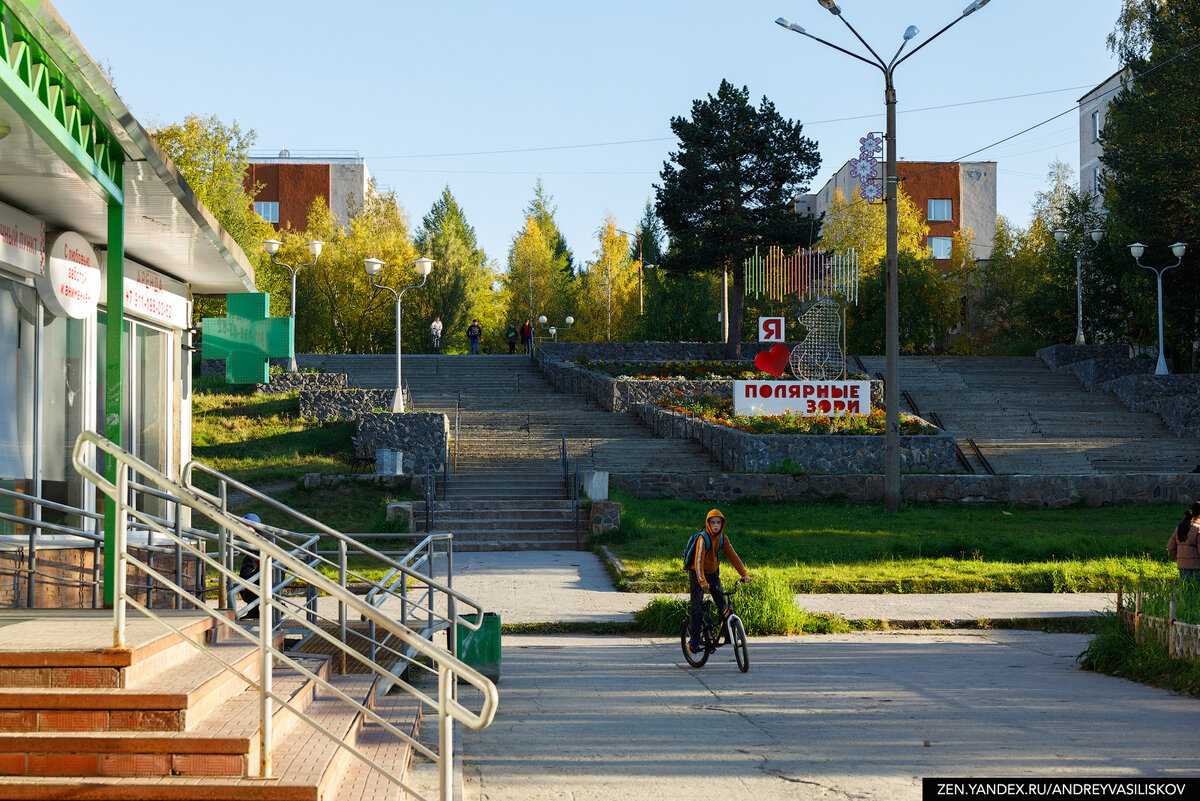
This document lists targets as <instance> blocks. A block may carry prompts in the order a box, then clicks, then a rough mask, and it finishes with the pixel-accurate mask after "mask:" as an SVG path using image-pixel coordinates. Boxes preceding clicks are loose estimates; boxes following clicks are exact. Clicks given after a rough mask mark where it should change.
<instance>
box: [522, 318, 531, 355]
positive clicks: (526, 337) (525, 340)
mask: <svg viewBox="0 0 1200 801" xmlns="http://www.w3.org/2000/svg"><path fill="white" fill-rule="evenodd" d="M532 341H533V326H532V325H530V324H529V320H528V319H526V320H525V325H523V326H521V347H523V348H524V349H525V355H526V356H528V355H529V343H530V342H532Z"/></svg>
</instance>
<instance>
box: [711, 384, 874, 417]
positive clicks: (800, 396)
mask: <svg viewBox="0 0 1200 801" xmlns="http://www.w3.org/2000/svg"><path fill="white" fill-rule="evenodd" d="M733 413H734V414H743V415H751V416H753V415H777V414H792V415H798V416H801V417H816V416H819V415H825V416H832V415H835V414H870V413H871V382H870V381H734V382H733Z"/></svg>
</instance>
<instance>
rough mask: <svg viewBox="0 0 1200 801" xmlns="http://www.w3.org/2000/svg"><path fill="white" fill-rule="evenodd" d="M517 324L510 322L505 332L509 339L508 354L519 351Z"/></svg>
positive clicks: (505, 336) (506, 337)
mask: <svg viewBox="0 0 1200 801" xmlns="http://www.w3.org/2000/svg"><path fill="white" fill-rule="evenodd" d="M517 336H518V334H517V326H516V325H514V324H513V323H509V324H508V330H507V331H505V332H504V338H505V339H507V340H508V355H509V356H512V355H513V354H514V353H516V352H517Z"/></svg>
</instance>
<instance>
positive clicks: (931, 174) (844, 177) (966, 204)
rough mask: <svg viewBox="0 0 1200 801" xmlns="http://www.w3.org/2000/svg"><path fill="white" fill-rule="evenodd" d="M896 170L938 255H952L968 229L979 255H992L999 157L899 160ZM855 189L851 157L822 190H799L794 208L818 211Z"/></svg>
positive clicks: (979, 257)
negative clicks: (808, 192)
mask: <svg viewBox="0 0 1200 801" xmlns="http://www.w3.org/2000/svg"><path fill="white" fill-rule="evenodd" d="M882 168H883V165H882V164H881V165H880V169H882ZM896 172H897V174H898V175H899V177H900V186H901V187H903V189H904V191H905V193H906V194H907V195H908V196H909V197H910V198H911V199H912V201H913V203H914V204H915V205H916V207H917V210H918V211H919V212H920V213H921V217H922V219H924V220H925V222H926V223H927V224H928V225H929V236H928V238H927V239H926V241H925V243H924V244H925V245H927V246H928V247H929V248H930V250H931V251H932V253H933V257H934V258H935V259H937V260H938V261H939V262H942V261H948V260H949V258H950V243H951V240H952V238H953V237H954V234H956V233H957V232H958V231H960V230H962V229H964V228H965V229H969V230H970V231H971V232H972V233H973V234H974V235H975V242H974V248H973V249H974V255H975V259H976V260H982V259H987V258H989V257H990V256H991V255H992V242H993V240H994V239H995V237H996V162H994V161H970V162H952V163H949V164H945V163H941V162H929V161H900V162H897V164H896ZM857 189H858V179H857V178H855V177H854V176H853V175H851V174H850V162H846V163H845V164H843V165H842V167H841V169H839V170H838V171H837V172H836V173H835V174H834V175H833V177H832V178H830V179H829V180H828V181H826V182H825V185H824V186H823V187H821V189H820V190H819V191H817V192H815V193H813V194H811V195H797V196H796V198H795V201H794V208H795V210H796V212H797V213H800V214H813V215H815V216H820V215H821V214H823V213H825V212H827V211H828V210H829V207H830V206H831V205H832V204H833V198H834V193H835V191H837V190H841V192H842V195H843V196H845V197H846V198H847V199H849V198H851V197H853V196H854V192H855V190H857Z"/></svg>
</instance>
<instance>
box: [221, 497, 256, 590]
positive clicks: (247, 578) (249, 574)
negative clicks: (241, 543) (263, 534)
mask: <svg viewBox="0 0 1200 801" xmlns="http://www.w3.org/2000/svg"><path fill="white" fill-rule="evenodd" d="M243 519H244V520H245V521H246V522H247V523H261V522H262V520H260V519H259V517H258V515H256V514H254V512H251V513H250V514H248V515H246V516H245V517H244V518H243ZM251 528H253V526H251ZM238 578H240V579H242V581H243V583H244V584H245V586H243V587H242V589H241V591H240V592H239V593H238V597H239V598H241V599H242V603H244V604H252V603H254V602H255V601H257V600H258V556H257V555H255V554H254V553H252V552H250V551H247V552H246V555H245V556H243V557H242V566H241V567H240V568H238ZM222 580H224V579H222Z"/></svg>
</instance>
